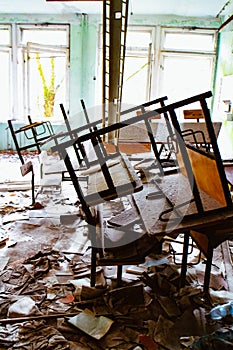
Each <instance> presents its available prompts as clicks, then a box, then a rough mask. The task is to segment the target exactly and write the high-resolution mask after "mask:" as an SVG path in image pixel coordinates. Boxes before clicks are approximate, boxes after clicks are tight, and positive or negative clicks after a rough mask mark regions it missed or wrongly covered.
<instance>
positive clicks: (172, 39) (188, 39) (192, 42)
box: [163, 33, 214, 51]
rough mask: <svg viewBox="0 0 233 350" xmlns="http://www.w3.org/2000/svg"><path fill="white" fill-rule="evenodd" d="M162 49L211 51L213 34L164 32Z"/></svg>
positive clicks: (212, 48)
mask: <svg viewBox="0 0 233 350" xmlns="http://www.w3.org/2000/svg"><path fill="white" fill-rule="evenodd" d="M163 47H164V49H173V50H189V51H213V50H214V36H213V35H211V34H197V33H166V34H165V41H164V46H163Z"/></svg>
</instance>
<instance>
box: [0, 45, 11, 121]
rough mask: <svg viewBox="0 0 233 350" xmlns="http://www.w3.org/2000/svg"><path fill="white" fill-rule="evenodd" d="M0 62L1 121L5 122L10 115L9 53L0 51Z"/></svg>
mask: <svg viewBox="0 0 233 350" xmlns="http://www.w3.org/2000/svg"><path fill="white" fill-rule="evenodd" d="M0 62H1V64H0V76H1V79H0V90H1V120H7V119H9V116H10V115H11V110H10V102H11V98H10V96H11V91H10V53H9V52H7V51H5V52H4V51H0Z"/></svg>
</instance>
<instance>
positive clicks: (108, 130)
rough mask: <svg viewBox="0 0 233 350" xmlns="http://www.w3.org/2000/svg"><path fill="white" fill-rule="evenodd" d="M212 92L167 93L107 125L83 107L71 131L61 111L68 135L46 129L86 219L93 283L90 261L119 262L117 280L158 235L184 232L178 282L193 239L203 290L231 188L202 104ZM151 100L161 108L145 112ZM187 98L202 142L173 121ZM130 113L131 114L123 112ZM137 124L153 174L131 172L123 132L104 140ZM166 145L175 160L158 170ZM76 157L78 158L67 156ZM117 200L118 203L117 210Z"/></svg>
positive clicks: (224, 233)
mask: <svg viewBox="0 0 233 350" xmlns="http://www.w3.org/2000/svg"><path fill="white" fill-rule="evenodd" d="M211 96H212V94H211V92H206V93H203V94H200V95H197V96H193V97H190V98H188V99H185V100H182V101H178V102H176V103H172V104H170V105H167V106H165V105H164V101H165V100H166V99H167V98H161V99H158V100H155V101H152V102H150V103H148V104H144V105H141V106H138V107H136V108H132V109H130V110H128V111H125V112H123V113H122V114H121V117H122V118H123V117H124V116H125V118H124V120H122V121H120V122H118V123H115V124H113V125H109V126H106V127H102V126H101V123H102V120H99V121H97V122H92V123H90V121H89V120H88V116H87V113H86V111H85V109H84V111H85V114H86V117H87V125H85V126H82V127H80V128H77V129H75V130H72V129H70V128H69V122H68V118H67V116H66V114H65V111H64V108H63V109H62V112H63V116H64V118H66V119H67V120H66V119H65V120H66V126H67V125H68V127H67V133H66V135H65V136H68V140H67V141H65V142H64V135H62V136H61V135H52V138H53V140H54V142H55V146H54V147H52V151H57V152H58V153H59V155H60V157H61V158H62V159H63V160H64V163H65V166H66V170H67V172H68V173H69V177H70V179H71V180H72V183H73V185H74V188H75V191H76V193H77V196H78V199H79V201H80V204H81V209H82V212H83V214H84V218H85V220H86V222H87V224H88V229H89V238H90V241H91V246H92V258H91V285H92V286H94V285H95V280H96V265H106V266H107V265H116V266H118V282H120V280H121V272H122V266H123V265H130V264H139V263H141V262H143V261H144V259H145V257H146V256H147V255H148V254H149V253H150V252H152V251H154V250H156V249H157V248H158V247H160V246H161V242H163V239H164V237H166V236H168V235H169V236H171V237H177V235H178V234H179V233H183V234H184V248H183V261H182V269H181V285H184V283H185V277H186V270H187V255H188V245H189V237H192V239H193V240H194V241H195V242H196V244H197V245H198V247H199V248H200V250H201V251H202V253H203V254H204V255H205V256H206V259H207V264H206V273H205V281H204V291H208V287H209V279H210V271H211V263H212V256H213V250H214V249H215V248H216V247H217V246H218V245H219V244H221V243H222V242H224V241H226V240H228V239H231V238H232V236H233V235H232V232H233V225H232V224H233V219H232V217H233V206H232V199H231V193H230V190H229V186H228V182H227V179H226V175H225V172H224V168H223V164H222V160H221V157H220V153H219V149H218V145H217V140H216V135H215V131H214V126H213V123H212V121H211V117H210V112H209V109H208V107H207V102H206V99H208V98H210V97H211ZM156 103H159V104H160V107H159V108H157V109H154V110H152V111H146V107H148V106H150V105H151V106H152V105H154V104H156ZM193 103H200V109H201V114H202V116H204V119H205V126H206V130H207V132H208V135H207V136H206V135H205V137H202V139H201V141H200V138H199V137H200V135H199V134H200V133H197V132H196V131H193V130H191V131H190V130H188V131H187V130H186V131H185V130H182V128H181V124H180V123H179V122H178V119H177V113H176V110H179V109H180V108H181V109H184V108H186V106H188V105H192V104H193ZM138 110H140V113H137V111H138ZM131 113H134V115H133V117H131V116H130V117H129V115H131ZM99 125H100V126H99ZM142 125H143V128H144V131H145V132H146V135H147V140H146V143H147V144H148V140H149V144H150V146H151V149H152V151H153V153H152V155H153V158H154V159H153V166H154V169H153V170H154V171H155V173H154V175H153V177H152V178H151V177H149V176H148V177H147V174H146V176H144V177H143V179H142V178H141V174H142V173H141V172H139V173H137V172H136V171H135V168H134V165H133V163H132V161H131V159H132V157H131V156H130V157H129V156H127V154H125V153H122V151H124V152H126V153H130V154H131V153H132V152H128V151H127V148H128V146H129V147H130V142H129V144H128V145H127V139H125V136H124V137H122V139H123V142H122V143H123V144H121V143H120V142H119V143H118V144H116V145H112V144H109V142H108V135H109V134H111V135H112V134H115V133H116V134H120V135H127V133H128V134H129V135H130V130H133V128H134V129H135V128H136V129H137V127H140V128H141V127H142ZM161 125H162V129H163V131H164V129H165V131H166V132H165V134H164V135H163V137H162V141H161V137H160V136H161V132H160V130H161V129H160V128H159V127H158V126H161ZM126 130H127V131H126ZM155 131H157V134H155ZM197 136H198V139H197ZM202 136H203V135H202ZM119 139H121V137H119ZM129 139H130V136H129ZM103 140H104V142H103ZM106 140H107V141H106ZM206 140H207V141H206ZM129 141H130V140H129ZM144 141H145V140H143V142H144ZM143 142H142V143H143ZM134 147H135V146H134ZM158 147H159V148H158ZM136 148H137V147H135V149H136ZM164 150H166V151H168V154H169V158H172V162H173V163H174V164H175V166H174V167H173V169H172V171H171V172H167V171H166V169H165V168H164V162H163V159H162V152H163V151H164ZM19 151H21V150H19ZM71 151H72V152H71ZM73 151H74V152H73ZM71 153H72V156H71ZM74 155H75V157H76V158H77V159H73V156H74ZM77 160H78V163H79V164H80V169H79V170H78V171H77ZM165 160H166V161H167V158H166V159H165ZM169 160H170V159H169ZM155 174H156V175H155ZM144 175H145V174H144ZM83 179H85V181H83ZM142 180H143V181H142ZM119 199H121V200H120V202H117V201H118V200H119ZM111 203H113V204H112V205H111ZM119 203H121V209H120V212H119V213H117V214H116V212H115V211H116V206H117V205H118V204H119ZM122 203H123V207H122ZM106 213H107V214H106ZM117 236H118V237H117ZM116 237H117V239H116Z"/></svg>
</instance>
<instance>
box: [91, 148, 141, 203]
mask: <svg viewBox="0 0 233 350" xmlns="http://www.w3.org/2000/svg"><path fill="white" fill-rule="evenodd" d="M106 164H107V166H108V169H109V172H110V175H111V178H112V180H113V183H114V187H113V188H109V187H108V185H107V183H106V181H105V178H104V174H103V172H102V171H101V168H100V167H99V169H97V168H95V171H93V172H92V170H91V169H90V170H88V171H89V177H88V192H87V196H86V197H85V200H86V202H87V203H88V204H89V205H91V206H92V205H96V204H99V203H102V202H103V201H105V200H110V199H115V198H118V197H122V196H123V195H128V194H132V193H134V192H138V191H140V190H142V188H143V185H142V182H141V180H140V178H139V177H138V176H137V174H136V172H135V170H134V168H133V167H132V165H131V164H130V162H129V161H128V159H127V157H126V156H125V155H120V156H119V157H117V158H115V159H114V160H110V161H107V162H106Z"/></svg>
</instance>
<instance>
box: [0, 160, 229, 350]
mask: <svg viewBox="0 0 233 350" xmlns="http://www.w3.org/2000/svg"><path fill="white" fill-rule="evenodd" d="M32 158H33V156H32ZM19 166H20V164H19V162H18V159H17V156H15V155H13V156H9V155H7V154H6V155H1V158H0V168H1V172H0V174H1V175H0V177H1V179H0V182H1V183H0V204H1V221H2V225H1V240H2V245H1V246H0V308H1V320H0V349H20V350H21V349H51V350H52V349H53V350H57V349H62V350H63V349H71V350H73V349H77V350H79V349H80V350H84V349H86V350H87V349H96V350H97V349H112V350H113V349H117V350H124V349H134V350H140V349H145V350H154V349H170V350H175V349H185V348H190V349H207V348H210V346H209V347H205V346H206V339H207V338H204V335H210V334H212V333H213V332H215V338H214V339H215V342H216V339H217V342H218V347H214V346H215V345H216V344H215V345H213V348H214V349H221V350H222V349H230V348H233V345H232V344H233V336H232V328H231V325H232V317H231V316H230V317H229V316H228V317H224V318H223V319H221V320H219V321H213V320H211V319H210V317H209V316H208V313H209V311H210V310H211V309H212V307H213V306H215V305H219V304H224V303H226V302H228V301H231V300H233V283H232V279H231V278H232V263H231V254H230V250H231V249H232V248H231V242H230V250H229V246H228V244H226V243H225V244H223V245H222V246H221V247H219V248H218V249H216V250H215V253H214V264H213V267H212V276H211V284H210V294H209V297H207V296H205V295H203V293H202V286H203V278H204V268H205V260H204V258H203V257H202V256H201V257H200V262H199V263H198V264H195V265H192V264H191V263H194V262H197V260H198V257H199V251H198V249H196V248H195V247H194V250H193V251H192V253H191V254H190V255H189V262H190V266H189V268H188V276H187V285H186V287H184V288H182V289H179V277H180V264H179V262H180V258H181V256H180V255H177V254H176V255H175V259H174V256H173V252H174V251H175V252H176V253H177V252H180V251H181V249H182V244H180V243H179V241H182V236H180V237H179V238H178V240H177V242H175V243H171V242H165V243H164V244H163V250H162V254H159V255H156V254H152V255H150V256H149V257H148V258H147V259H146V262H145V263H144V264H141V265H139V266H125V267H124V273H123V284H122V286H121V287H120V288H119V287H118V288H117V287H116V269H115V267H105V268H99V269H98V275H97V276H98V278H97V287H96V288H90V287H89V286H90V280H89V277H90V242H89V240H88V237H87V227H86V225H85V222H84V221H83V220H82V219H81V218H80V216H79V215H77V214H78V213H79V210H78V207H77V205H76V202H77V197H76V195H75V193H74V190H73V186H72V185H71V183H70V182H68V181H67V182H62V186H61V191H58V190H57V189H52V190H51V191H44V192H43V193H40V194H38V196H37V198H36V202H37V203H38V205H37V206H36V207H34V208H32V207H31V191H30V174H28V175H26V177H25V178H22V176H21V174H20V171H19ZM6 169H7V170H6ZM15 185H17V187H15ZM74 324H75V325H74ZM221 328H223V330H224V331H222V332H220V331H219V333H216V331H217V330H219V329H221ZM227 337H228V340H226V338H227ZM211 339H212V338H211V337H209V338H208V341H209V343H210V342H211ZM213 344H214V343H213Z"/></svg>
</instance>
